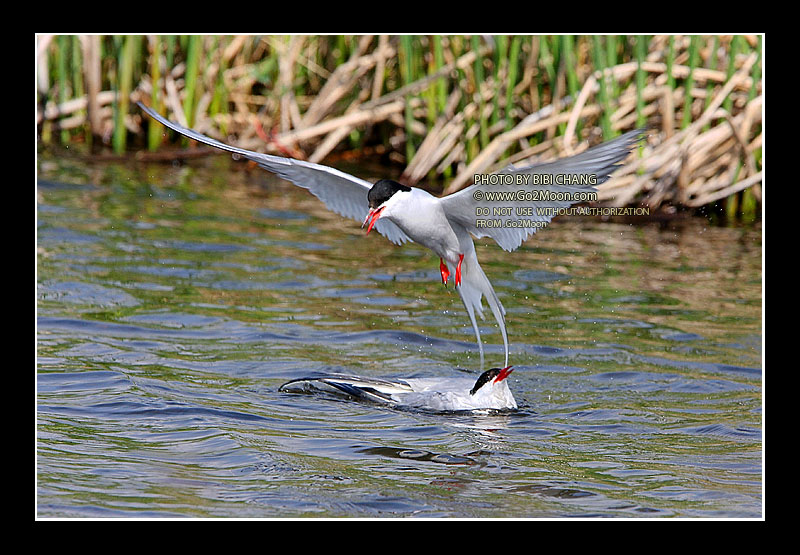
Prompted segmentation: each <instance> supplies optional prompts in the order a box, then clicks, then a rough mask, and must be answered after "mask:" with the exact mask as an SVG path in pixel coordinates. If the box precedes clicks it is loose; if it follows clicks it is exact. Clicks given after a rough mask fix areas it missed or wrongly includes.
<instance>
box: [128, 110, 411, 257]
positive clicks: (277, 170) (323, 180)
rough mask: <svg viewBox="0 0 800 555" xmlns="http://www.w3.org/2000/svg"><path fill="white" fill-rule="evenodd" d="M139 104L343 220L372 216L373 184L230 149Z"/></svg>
mask: <svg viewBox="0 0 800 555" xmlns="http://www.w3.org/2000/svg"><path fill="white" fill-rule="evenodd" d="M138 104H139V107H140V108H141V109H142V110H144V112H145V113H146V114H147V115H148V116H150V117H151V118H153V119H154V120H156V121H157V122H159V123H160V124H162V125H164V126H166V127H169V128H170V129H172V130H174V131H177V132H178V133H180V134H181V135H185V136H187V137H189V138H190V139H193V140H195V141H197V142H200V143H203V144H207V145H209V146H213V147H215V148H219V149H221V150H226V151H228V152H232V153H234V154H238V155H240V156H244V157H245V158H247V159H248V160H253V161H254V162H256V163H257V164H258V165H259V166H261V167H262V168H264V169H266V170H268V171H271V172H272V173H274V174H276V175H278V176H279V177H281V178H283V179H286V180H287V181H291V182H292V183H294V184H295V185H297V186H299V187H302V188H304V189H308V190H309V192H310V193H311V194H312V195H314V196H315V197H317V198H318V199H320V200H321V201H322V202H323V203H325V206H327V207H328V209H329V210H331V211H333V212H336V213H337V214H339V215H340V216H344V217H345V218H351V219H353V220H356V221H357V222H359V223H361V222H363V221H364V217H365V216H366V215H367V213H368V212H369V202H368V201H367V193H368V192H369V190H370V188H371V187H372V184H371V183H369V182H368V181H365V180H363V179H359V178H358V177H355V176H353V175H350V174H347V173H344V172H342V171H339V170H337V169H335V168H331V167H328V166H323V165H320V164H313V163H311V162H304V161H302V160H294V159H292V158H282V157H280V156H271V155H269V154H261V153H259V152H253V151H251V150H245V149H243V148H237V147H234V146H230V145H226V144H225V143H221V142H219V141H217V140H215V139H212V138H211V137H207V136H205V135H203V134H202V133H198V132H197V131H195V130H193V129H188V128H186V127H183V126H182V125H179V124H177V123H175V122H172V121H169V120H168V119H166V118H164V117H163V116H161V114H158V113H157V112H155V111H153V110H151V109H150V108H148V107H147V106H145V105H143V104H142V103H141V102H139V103H138ZM375 229H376V230H377V231H378V233H380V234H381V235H383V236H384V237H386V238H387V239H389V240H390V241H391V242H392V243H395V244H397V245H402V244H403V243H405V242H406V241H411V239H410V238H409V237H408V236H407V235H406V234H405V233H403V231H402V230H401V229H400V228H398V227H397V226H396V225H395V224H393V223H392V222H390V221H389V220H378V222H377V223H376V224H375Z"/></svg>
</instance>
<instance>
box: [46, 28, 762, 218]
mask: <svg viewBox="0 0 800 555" xmlns="http://www.w3.org/2000/svg"><path fill="white" fill-rule="evenodd" d="M762 46H763V36H760V35H753V36H749V35H748V36H705V35H702V36H696V35H693V36H688V35H686V36H683V35H672V36H660V35H657V36H649V35H632V36H619V35H589V36H576V35H555V36H505V35H493V36H485V35H472V36H437V35H432V36H431V35H400V36H386V35H358V36H350V35H347V36H345V35H323V36H316V35H291V36H244V35H239V36H205V35H203V36H200V35H189V36H176V35H166V36H161V35H126V36H102V35H87V36H73V35H55V36H54V35H40V36H38V37H37V58H36V60H37V93H38V97H37V101H38V112H37V125H38V128H39V133H40V137H41V142H42V143H43V144H49V143H61V144H75V143H85V144H87V145H91V146H92V150H93V151H94V152H97V150H98V148H99V149H100V150H102V149H104V148H107V147H110V148H111V149H113V151H114V152H115V153H117V154H124V153H126V152H128V151H129V150H131V149H133V148H136V149H140V150H141V149H142V148H143V147H145V146H146V147H147V149H148V151H149V152H139V153H137V155H138V156H142V157H153V158H170V157H185V156H187V155H189V153H194V154H204V153H205V152H207V151H208V149H205V148H194V149H192V150H191V151H187V150H185V149H181V150H180V151H176V150H175V149H168V150H167V149H163V148H162V147H163V146H164V144H165V143H166V142H179V143H180V144H182V145H183V146H189V144H188V142H187V141H186V140H185V139H183V138H178V137H177V136H175V135H174V134H170V135H165V134H164V128H163V127H161V126H160V125H158V124H155V123H154V122H152V121H150V120H149V119H148V118H147V117H146V116H143V115H142V114H141V113H140V111H139V110H138V108H137V107H136V106H135V102H136V101H142V102H144V103H145V104H148V105H150V106H152V107H154V108H155V109H156V110H157V111H159V112H161V113H164V114H166V115H167V117H169V118H171V119H174V120H176V121H178V122H179V123H181V124H183V125H186V126H189V127H193V128H194V129H197V130H198V131H200V132H202V133H205V134H207V135H210V136H212V137H216V138H218V139H221V140H224V141H226V142H230V143H232V144H236V145H238V146H241V147H243V148H248V149H253V150H260V151H264V152H272V153H276V154H280V155H285V156H292V157H295V158H301V159H306V160H311V161H315V162H321V161H324V160H327V161H328V163H331V162H332V161H333V160H334V159H335V157H337V156H339V157H341V156H368V155H381V156H384V157H388V159H390V160H391V161H393V162H396V163H397V164H399V165H402V167H404V168H405V169H404V171H403V175H402V177H401V179H402V180H403V181H404V182H406V183H409V184H419V185H422V183H421V182H424V186H425V187H426V188H428V189H431V190H434V191H439V192H442V193H445V194H449V193H452V192H454V191H456V190H458V189H460V188H462V187H464V186H467V185H469V184H470V183H471V182H472V179H473V176H474V175H475V174H476V173H486V172H492V171H496V170H499V169H502V168H503V167H505V166H507V165H508V164H511V163H513V164H516V165H519V164H526V163H532V162H536V161H542V160H548V159H552V158H555V157H559V156H564V155H568V154H572V153H577V152H580V151H582V150H584V149H585V148H588V147H589V146H591V145H593V144H596V143H599V142H601V141H603V140H607V139H610V138H613V137H614V136H616V135H618V134H620V133H622V132H624V131H627V130H630V129H634V128H636V127H640V126H645V125H646V126H647V127H648V137H647V142H646V144H644V145H643V146H642V147H641V148H640V149H639V150H638V152H637V153H636V160H635V161H634V162H633V163H631V164H628V165H626V166H625V167H624V168H622V169H621V170H620V171H618V172H617V173H616V174H615V177H614V178H613V179H611V180H609V181H608V182H606V183H604V184H603V185H602V186H601V187H600V201H601V203H602V204H605V205H612V206H620V207H622V206H646V207H649V208H650V212H651V214H652V213H654V212H659V211H660V212H675V211H678V210H698V209H701V210H702V211H703V212H704V213H706V214H711V215H713V216H714V217H717V216H721V217H723V218H726V219H738V220H744V221H752V220H754V219H758V218H759V217H760V212H761V209H760V207H761V199H762V184H763V155H762V145H763V131H762V114H763V104H764V103H763V83H762Z"/></svg>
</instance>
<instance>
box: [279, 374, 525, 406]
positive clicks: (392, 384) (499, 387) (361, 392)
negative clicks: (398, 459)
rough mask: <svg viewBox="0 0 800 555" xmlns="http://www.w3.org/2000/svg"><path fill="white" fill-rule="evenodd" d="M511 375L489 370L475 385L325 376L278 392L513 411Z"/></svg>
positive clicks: (456, 381)
mask: <svg viewBox="0 0 800 555" xmlns="http://www.w3.org/2000/svg"><path fill="white" fill-rule="evenodd" d="M513 371H514V369H513V368H511V367H506V368H492V369H491V370H487V371H486V372H484V373H482V374H481V375H480V376H479V377H478V379H477V381H476V380H474V379H472V378H466V377H461V376H458V377H448V378H408V379H403V380H385V379H380V378H366V377H362V376H350V375H346V374H328V375H325V376H318V377H310V378H299V379H296V380H291V381H288V382H286V383H285V384H283V385H282V386H280V387H279V388H278V390H279V391H290V392H311V391H325V392H332V393H338V394H341V393H345V394H347V395H351V396H353V397H355V398H357V399H360V400H364V401H372V402H376V403H381V404H385V405H390V406H396V407H411V408H418V409H427V410H434V411H474V410H487V409H495V410H513V409H516V408H517V402H516V401H515V400H514V395H512V393H511V390H510V389H509V388H508V381H507V380H506V378H508V376H509V374H511V372H513Z"/></svg>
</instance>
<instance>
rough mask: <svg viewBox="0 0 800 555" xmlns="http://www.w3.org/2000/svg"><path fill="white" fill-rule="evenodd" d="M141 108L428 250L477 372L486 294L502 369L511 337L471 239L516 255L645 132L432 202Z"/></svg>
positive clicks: (399, 187)
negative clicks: (467, 331) (469, 334)
mask: <svg viewBox="0 0 800 555" xmlns="http://www.w3.org/2000/svg"><path fill="white" fill-rule="evenodd" d="M138 104H139V107H140V108H141V109H142V110H143V111H144V112H145V113H146V114H147V115H149V116H150V117H151V118H153V119H155V120H156V121H158V122H159V123H161V124H162V125H164V126H166V127H169V128H170V129H173V130H174V131H177V132H178V133H180V134H182V135H185V136H187V137H189V138H190V139H194V140H195V141H197V142H200V143H204V144H206V145H210V146H213V147H216V148H219V149H221V150H225V151H228V152H231V153H234V154H238V155H240V156H243V157H245V158H247V159H249V160H252V161H254V162H256V163H257V164H258V165H259V166H261V167H262V168H264V169H266V170H269V171H270V172H272V173H275V174H276V175H278V176H279V177H281V178H283V179H286V180H287V181H290V182H292V183H294V184H295V185H298V186H300V187H303V188H304V189H307V190H308V191H309V192H311V194H313V195H314V196H316V197H317V198H319V199H320V200H321V201H322V202H323V203H324V204H325V206H327V207H328V209H330V210H332V211H333V212H336V213H337V214H339V215H341V216H344V217H346V218H352V219H354V220H356V221H363V223H362V228H363V227H366V228H367V234H369V232H370V231H371V230H372V229H373V228H374V229H375V230H376V231H377V232H378V233H380V234H381V235H383V236H384V237H386V238H387V239H389V240H390V241H391V242H392V243H395V244H397V245H402V244H403V243H405V242H408V241H413V242H415V243H419V244H420V245H423V246H425V247H427V248H429V249H431V250H432V251H433V252H434V253H435V254H436V255H438V256H439V271H440V273H441V276H442V282H443V283H444V284H445V286H446V285H447V281H448V279H449V278H450V276H451V275H453V278H454V279H453V281H454V283H455V288H456V290H457V291H458V292H459V294H460V295H461V300H462V302H463V303H464V307H465V308H466V310H467V315H468V316H469V319H470V322H471V324H472V328H473V330H474V332H475V336H476V338H477V341H478V349H479V351H480V359H481V368H483V365H484V353H483V343H482V341H481V334H480V330H479V329H478V324H477V322H476V320H475V313H476V312H477V313H478V315H479V316H480V317H481V319H483V318H484V316H483V307H482V305H481V299H482V298H483V297H485V298H486V302H487V303H488V305H489V308H490V309H491V311H492V314H493V315H494V317H495V320H497V324H498V327H499V328H500V333H501V334H502V336H503V346H504V351H505V363H504V366H505V367H507V366H508V334H507V332H506V321H505V314H506V310H505V308H504V307H503V304H502V303H501V302H500V299H499V298H498V297H497V294H496V293H495V291H494V288H493V287H492V284H491V282H489V279H488V278H487V277H486V274H485V273H484V272H483V269H482V268H481V266H480V264H479V263H478V257H477V256H476V253H475V245H474V243H473V240H472V237H473V236H474V237H478V238H480V237H490V238H492V239H493V240H494V241H495V242H496V243H497V244H498V245H499V246H500V247H501V248H502V249H503V250H506V251H509V252H510V251H514V250H516V249H517V248H519V246H520V245H521V244H522V243H523V241H525V239H527V238H528V237H529V236H530V235H533V234H534V233H536V231H537V230H538V229H540V228H541V227H544V226H545V225H546V224H547V223H548V222H550V221H551V220H552V218H553V217H554V216H556V215H558V211H559V210H562V209H565V208H567V207H569V206H570V205H572V204H574V203H576V202H581V201H585V200H591V199H592V197H591V196H589V195H591V194H592V193H594V192H595V191H596V189H595V187H596V186H597V185H599V184H600V183H603V182H604V181H606V180H607V179H608V178H609V176H610V174H611V173H612V172H613V171H614V170H615V169H616V168H618V167H619V165H620V162H622V160H624V159H625V158H626V157H627V156H628V154H629V152H630V151H631V149H632V148H633V147H634V145H635V144H636V143H637V142H638V141H639V140H640V138H641V136H642V134H643V132H644V131H643V130H642V129H637V130H635V131H630V132H628V133H625V134H623V135H621V136H619V137H617V138H615V139H613V140H611V141H608V142H605V143H602V144H600V145H597V146H595V147H593V148H590V149H588V150H586V151H584V152H582V153H580V154H576V155H574V156H569V157H566V158H561V159H559V160H556V161H553V162H545V163H541V164H534V165H529V166H524V167H515V166H513V165H511V166H508V167H507V168H505V169H504V170H501V171H500V172H497V173H494V174H488V175H484V176H476V178H477V177H480V179H476V182H475V183H473V184H472V185H470V186H469V187H466V188H464V189H462V190H460V191H458V192H456V193H454V194H452V195H448V196H445V197H436V196H434V195H432V194H430V193H428V192H427V191H425V190H423V189H419V188H416V187H409V186H406V185H403V184H401V183H398V182H396V181H393V180H390V179H381V180H379V181H377V182H376V183H375V184H372V183H370V182H368V181H366V180H364V179H361V178H359V177H355V176H353V175H350V174H347V173H345V172H342V171H339V170H337V169H334V168H331V167H328V166H323V165H321V164H315V163H312V162H306V161H303V160H295V159H293V158H284V157H280V156H273V155H270V154H262V153H259V152H253V151H250V150H245V149H243V148H237V147H234V146H230V145H227V144H225V143H222V142H220V141H217V140H216V139H212V138H211V137H207V136H205V135H203V134H201V133H198V132H197V131H194V130H193V129H188V128H186V127H183V126H182V125H179V124H177V123H175V122H172V121H169V120H168V119H166V118H164V117H163V116H161V115H160V114H158V113H157V112H155V111H153V110H151V109H150V108H148V107H146V106H145V105H143V104H142V103H141V102H139V103H138ZM498 210H499V212H498ZM498 213H499V214H500V216H498ZM365 215H366V217H365Z"/></svg>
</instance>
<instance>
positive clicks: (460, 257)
mask: <svg viewBox="0 0 800 555" xmlns="http://www.w3.org/2000/svg"><path fill="white" fill-rule="evenodd" d="M463 261H464V255H463V254H459V255H458V266H456V285H457V286H458V285H461V263H462V262H463Z"/></svg>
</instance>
